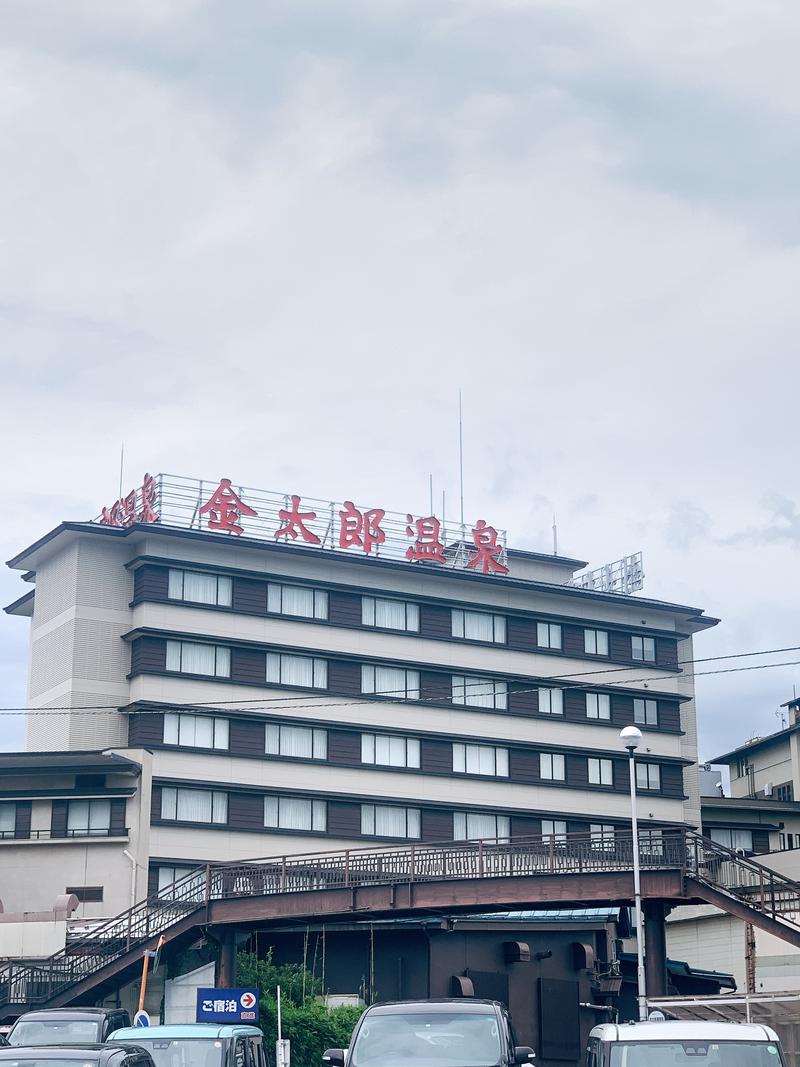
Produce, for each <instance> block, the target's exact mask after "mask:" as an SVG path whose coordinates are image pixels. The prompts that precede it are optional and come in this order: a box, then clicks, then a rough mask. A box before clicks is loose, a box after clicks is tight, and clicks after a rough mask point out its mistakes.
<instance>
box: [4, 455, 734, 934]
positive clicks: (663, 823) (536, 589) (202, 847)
mask: <svg viewBox="0 0 800 1067" xmlns="http://www.w3.org/2000/svg"><path fill="white" fill-rule="evenodd" d="M215 487H216V488H215ZM137 500H138V497H136V495H135V494H130V495H129V497H128V498H125V499H124V500H122V501H119V502H118V503H117V504H116V505H114V507H113V508H111V509H104V512H103V515H102V516H101V520H100V521H93V522H64V523H62V524H61V525H60V526H58V527H57V528H56V529H54V530H52V531H51V532H50V533H48V534H46V535H45V536H44V537H42V538H40V539H39V540H38V541H36V542H35V543H34V544H32V545H30V546H29V547H28V548H26V549H24V550H23V551H22V552H20V553H19V554H18V555H17V556H16V557H15V558H14V559H13V560H11V561H10V564H9V565H10V566H11V567H13V568H15V569H17V570H19V571H20V572H21V575H22V578H23V580H24V581H25V582H27V583H29V584H30V585H31V588H30V589H29V590H28V591H27V592H26V593H25V594H24V595H23V596H21V597H20V598H19V599H18V600H17V601H15V603H14V604H12V605H10V606H9V607H8V608H7V609H6V611H8V612H10V613H11V614H15V615H21V616H27V617H29V618H30V620H31V623H30V625H31V644H30V669H29V684H30V691H29V707H30V709H31V711H32V712H34V714H31V716H30V717H29V720H28V741H27V746H28V750H29V753H31V754H32V753H35V752H37V751H39V752H41V753H42V758H44V753H45V752H48V753H52V752H53V751H54V750H63V751H64V752H65V753H68V752H71V751H75V752H76V751H82V752H85V751H87V750H94V751H106V752H111V753H115V754H116V756H118V757H121V758H127V759H129V760H131V761H132V762H133V763H136V764H138V765H140V766H142V765H145V764H146V766H147V768H148V770H147V774H146V775H144V776H141V777H140V778H139V779H138V781H139V782H140V786H139V788H140V789H144V790H146V791H147V796H146V797H145V798H143V799H142V800H141V802H140V805H141V809H142V810H143V811H145V812H146V813H147V816H146V817H147V819H148V820H149V826H148V832H147V835H146V858H145V859H144V861H143V863H142V866H144V867H146V874H147V880H146V881H147V885H146V886H145V885H144V882H143V881H142V883H141V884H138V886H137V889H138V890H143V889H144V888H146V887H149V888H150V889H151V890H154V889H156V888H158V887H159V886H165V885H166V884H167V883H169V882H171V881H172V880H173V879H174V878H175V877H176V876H179V875H181V874H182V873H183V872H184V871H185V870H188V869H190V868H191V867H192V866H194V865H196V864H198V863H200V862H206V861H207V860H233V859H238V858H245V857H255V856H265V855H270V854H296V853H302V852H312V851H321V850H326V849H345V848H356V847H363V846H367V845H370V844H371V843H376V842H380V843H387V842H403V841H409V840H418V841H423V842H424V841H443V840H465V839H473V838H491V839H497V838H500V839H503V838H509V837H511V838H515V837H520V836H527V835H536V834H552V835H555V837H556V840H560V839H561V836H562V835H564V834H567V833H585V834H586V835H590V839H591V841H593V842H595V843H596V844H597V847H598V848H608V847H611V846H612V845H613V836H614V833H615V831H616V830H617V829H618V828H621V827H623V826H624V825H625V824H626V822H627V820H628V813H629V797H628V790H629V782H628V767H627V758H626V755H625V752H624V750H623V749H622V748H621V747H620V743H619V739H618V734H619V730H620V729H621V727H623V726H625V725H628V724H629V723H636V724H638V725H639V726H640V728H641V729H642V731H643V732H644V737H645V740H644V743H643V745H642V748H641V749H640V751H639V753H638V766H637V785H638V787H639V790H640V796H641V807H640V818H641V820H642V822H643V824H644V825H643V829H644V834H645V841H646V842H647V843H649V847H652V848H653V849H657V848H659V847H660V840H661V835H662V834H663V833H664V832H665V831H667V830H668V829H669V828H670V827H673V826H676V825H683V824H687V823H688V824H690V825H693V826H696V825H699V822H700V800H699V790H698V777H697V766H696V761H697V732H696V722H695V705H694V691H693V682H692V678H691V674H690V673H686V672H684V670H683V669H682V667H681V664H682V663H686V662H688V661H691V660H692V659H693V646H692V641H693V635H694V634H695V633H697V632H699V631H702V630H704V629H706V628H708V627H710V626H713V625H715V623H716V622H717V620H716V619H713V618H709V617H707V616H705V615H704V614H703V612H702V611H701V610H700V609H698V608H694V607H688V606H683V605H679V604H672V603H667V602H664V601H658V600H650V599H646V598H643V597H640V596H634V595H625V594H623V593H618V592H608V591H598V590H597V589H593V588H587V587H585V586H582V585H580V584H572V583H574V581H575V576H576V574H577V573H578V572H580V571H582V570H583V568H584V567H585V564H584V563H583V562H582V561H580V560H575V559H569V558H565V557H563V556H557V555H548V554H544V553H536V552H529V551H521V550H515V549H514V548H512V547H509V546H508V545H507V543H506V540H505V537H504V535H503V534H502V533H501V532H498V530H497V529H496V528H494V527H492V526H490V525H489V524H488V523H486V522H484V521H483V520H480V521H479V522H478V523H476V524H474V525H473V526H471V527H468V526H459V527H457V528H455V529H454V530H447V528H446V526H445V524H444V523H442V522H441V521H440V520H438V519H436V518H434V517H433V516H423V517H421V518H418V519H415V518H414V517H413V516H411V515H405V514H402V515H401V516H392V515H391V514H389V513H387V512H384V511H383V510H381V509H377V508H372V509H359V508H356V507H355V505H353V504H352V503H349V502H346V503H345V505H343V506H341V507H340V506H336V505H325V510H324V511H323V508H322V506H321V505H320V504H318V503H317V504H314V502H306V501H305V499H303V500H301V498H299V497H283V496H275V495H271V494H267V493H263V492H259V491H256V490H243V489H241V488H237V489H235V490H234V489H233V488H232V487H231V483H230V482H229V481H228V480H226V479H224V480H223V481H222V482H220V483H219V485H218V486H217V484H216V482H214V483H210V482H191V481H189V480H186V479H170V478H168V477H167V476H158V478H156V479H149V480H148V479H146V480H145V485H144V487H143V489H142V493H141V502H142V506H141V509H139V508H138V506H137ZM303 509H305V510H303ZM292 533H293V534H294V536H292ZM48 710H49V711H50V712H51V714H48ZM48 758H49V757H48ZM106 781H107V782H110V781H111V778H110V777H108V778H107V779H106ZM98 787H99V784H98ZM2 792H3V799H2V805H0V812H2V818H3V819H4V820H5V821H6V822H8V824H9V826H11V825H12V823H13V826H14V828H15V830H14V835H15V836H14V837H13V838H12V839H11V840H13V842H14V847H17V848H19V847H20V846H19V840H20V838H19V836H18V834H17V829H16V828H17V826H18V814H17V808H16V806H17V805H18V804H19V803H20V801H19V799H16V798H15V797H13V796H7V797H6V796H5V793H7V792H8V791H7V790H4V791H2ZM92 817H94V818H95V823H94V824H93V825H92V826H91V827H90V829H91V832H92V834H93V835H94V836H95V837H98V836H99V835H100V834H101V833H102V830H103V828H104V826H105V824H104V823H103V819H106V807H105V806H101V807H98V808H97V810H96V815H95V816H92ZM52 818H53V824H52V825H53V827H54V828H56V826H57V822H56V814H55V808H54V809H53V815H52ZM107 822H108V827H107V828H108V830H109V833H110V832H111V816H110V815H108V817H107ZM101 823H102V824H103V825H101ZM4 825H5V823H4ZM21 825H23V828H24V823H23V824H21ZM73 836H75V835H73ZM143 840H144V837H143ZM8 845H9V840H7V839H6V838H5V837H3V835H2V834H0V849H1V848H3V847H7V846H8ZM40 851H41V854H42V856H43V857H44V858H43V860H42V862H43V863H47V864H49V863H55V862H57V861H56V860H55V859H54V858H51V853H52V850H51V849H48V848H47V843H46V841H45V839H44V838H42V843H41V845H40ZM120 853H121V849H120ZM120 862H125V861H124V857H123V858H121V860H120ZM139 877H140V878H141V879H144V875H140V876H139ZM117 895H119V894H117ZM140 895H141V892H140ZM0 896H2V887H0ZM106 900H107V901H108V897H106ZM121 903H122V907H125V906H127V903H128V901H127V899H124V900H123V901H122V902H121ZM120 910H121V909H120ZM111 911H112V908H111V907H109V908H108V911H107V913H111Z"/></svg>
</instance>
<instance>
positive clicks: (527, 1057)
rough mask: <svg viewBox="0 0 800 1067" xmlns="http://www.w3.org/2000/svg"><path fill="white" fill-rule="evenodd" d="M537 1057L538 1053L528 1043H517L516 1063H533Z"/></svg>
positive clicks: (515, 1050)
mask: <svg viewBox="0 0 800 1067" xmlns="http://www.w3.org/2000/svg"><path fill="white" fill-rule="evenodd" d="M535 1059H536V1053H535V1052H534V1051H533V1049H532V1048H530V1047H529V1046H528V1045H517V1047H516V1048H515V1049H514V1063H526V1064H531V1063H533V1061H534V1060H535Z"/></svg>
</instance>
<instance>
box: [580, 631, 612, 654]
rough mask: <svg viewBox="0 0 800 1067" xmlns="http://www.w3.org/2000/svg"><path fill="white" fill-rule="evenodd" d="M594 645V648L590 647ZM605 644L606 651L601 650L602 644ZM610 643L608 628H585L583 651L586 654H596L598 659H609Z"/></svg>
mask: <svg viewBox="0 0 800 1067" xmlns="http://www.w3.org/2000/svg"><path fill="white" fill-rule="evenodd" d="M590 645H594V648H593V649H592V648H590V647H589V646H590ZM601 645H605V651H602V652H601V651H600V646H601ZM609 648H610V643H609V638H608V630H598V629H596V628H595V627H592V626H585V627H584V629H583V653H584V655H585V656H596V657H597V658H598V659H601V658H602V659H608V657H609V655H610V653H609Z"/></svg>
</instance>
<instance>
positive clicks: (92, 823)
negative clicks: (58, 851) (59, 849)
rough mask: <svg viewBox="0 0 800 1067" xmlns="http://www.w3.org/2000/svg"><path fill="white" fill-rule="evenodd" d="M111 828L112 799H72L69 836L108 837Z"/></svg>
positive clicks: (68, 809)
mask: <svg viewBox="0 0 800 1067" xmlns="http://www.w3.org/2000/svg"><path fill="white" fill-rule="evenodd" d="M110 829H111V801H110V800H70V802H69V804H68V805H67V837H108V832H109V830H110Z"/></svg>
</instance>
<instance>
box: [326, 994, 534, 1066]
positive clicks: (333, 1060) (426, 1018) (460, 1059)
mask: <svg viewBox="0 0 800 1067" xmlns="http://www.w3.org/2000/svg"><path fill="white" fill-rule="evenodd" d="M533 1058H534V1052H533V1049H532V1048H528V1046H527V1045H517V1043H516V1038H515V1036H514V1030H513V1028H512V1026H511V1019H510V1017H509V1014H508V1011H507V1010H506V1008H505V1006H504V1005H503V1004H501V1003H500V1002H499V1001H496V1000H472V999H458V1000H406V1001H396V1002H395V1003H393V1004H373V1005H372V1006H371V1007H369V1008H367V1010H366V1011H365V1012H364V1014H363V1015H362V1016H361V1018H360V1020H359V1021H358V1023H357V1025H356V1028H355V1030H354V1031H353V1037H352V1040H351V1041H350V1047H349V1048H346V1049H343V1048H329V1049H328V1050H327V1052H325V1054H324V1055H323V1057H322V1059H323V1062H324V1063H325V1064H327V1067H495V1064H496V1065H497V1067H512V1065H513V1064H529V1063H531V1062H532V1060H533Z"/></svg>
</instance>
